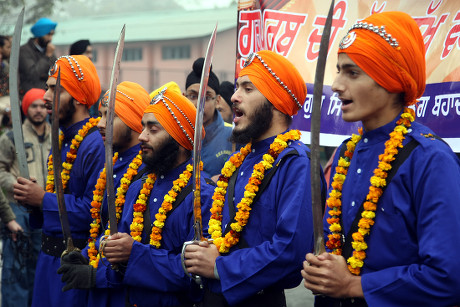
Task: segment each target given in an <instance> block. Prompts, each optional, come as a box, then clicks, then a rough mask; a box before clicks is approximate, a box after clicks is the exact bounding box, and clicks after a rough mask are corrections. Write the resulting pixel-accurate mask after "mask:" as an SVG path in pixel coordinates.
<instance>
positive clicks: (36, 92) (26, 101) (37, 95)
mask: <svg viewBox="0 0 460 307" xmlns="http://www.w3.org/2000/svg"><path fill="white" fill-rule="evenodd" d="M43 96H45V90H44V89H42V88H31V89H30V90H28V91H27V93H26V94H25V95H24V98H22V112H24V115H26V116H27V111H28V110H29V107H30V105H31V104H32V102H34V101H35V100H38V99H41V100H43ZM43 102H45V101H44V100H43Z"/></svg>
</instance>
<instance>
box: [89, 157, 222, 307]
mask: <svg viewBox="0 0 460 307" xmlns="http://www.w3.org/2000/svg"><path fill="white" fill-rule="evenodd" d="M189 163H191V160H190V161H187V162H186V163H184V164H181V165H180V166H178V167H177V168H175V169H173V170H171V171H169V172H168V173H167V174H166V175H164V176H159V177H157V180H156V182H155V184H154V186H153V189H152V192H151V195H150V198H149V210H150V217H151V222H152V223H153V222H154V221H155V214H156V213H158V208H159V207H160V206H161V203H162V202H163V199H164V196H165V195H166V194H167V193H168V191H169V190H170V189H171V188H172V186H173V181H174V180H176V179H177V178H179V175H180V174H181V173H182V172H183V171H184V170H185V167H186V165H187V164H189ZM192 180H193V178H191V179H190V181H189V185H190V184H192ZM142 184H143V181H142V180H138V181H136V182H133V183H132V184H131V187H130V188H129V190H128V193H127V194H126V205H125V209H124V210H123V217H122V220H121V222H120V226H119V232H125V233H128V234H129V233H130V230H129V227H130V225H131V222H132V219H133V206H132V205H131V204H134V203H135V202H136V200H137V198H138V196H139V191H140V189H141V188H142ZM201 188H202V189H201V201H202V204H203V206H202V217H203V228H204V231H206V232H207V226H208V225H207V221H208V220H209V216H210V211H209V209H210V204H211V197H212V194H213V193H214V186H213V185H209V184H207V183H206V182H205V180H204V179H203V177H202V180H201ZM128 204H129V205H128ZM162 237H163V239H162V243H161V247H160V248H159V249H157V248H155V247H153V246H151V245H150V244H144V243H139V242H136V241H135V242H134V244H133V247H132V250H131V255H130V258H129V261H128V263H127V267H126V270H125V272H124V275H122V274H118V273H115V272H114V271H112V270H111V268H110V266H101V265H99V266H100V267H101V268H105V271H106V272H105V276H106V277H107V286H108V287H124V289H125V290H126V291H127V293H128V296H129V301H130V303H131V304H136V305H137V306H139V307H141V306H178V305H180V301H179V300H178V297H181V298H182V299H183V300H185V301H187V302H190V299H192V297H191V296H193V295H194V293H191V288H192V287H193V284H192V283H193V282H192V281H191V279H190V278H189V277H187V276H186V275H185V273H184V271H183V269H182V264H181V259H180V257H181V250H182V245H183V243H184V242H185V241H189V240H192V239H193V192H191V193H189V194H188V195H187V197H186V198H185V199H184V201H183V202H182V203H181V204H180V205H179V206H178V207H177V208H176V209H175V210H174V212H173V213H172V214H171V215H169V217H168V218H167V219H166V222H165V225H164V227H163V231H162ZM149 240H150V233H148V234H145V232H144V233H143V242H149ZM104 261H105V263H107V261H106V259H104ZM98 271H99V270H98ZM98 276H99V272H98ZM98 278H99V277H98ZM189 296H190V297H189ZM123 303H124V302H123Z"/></svg>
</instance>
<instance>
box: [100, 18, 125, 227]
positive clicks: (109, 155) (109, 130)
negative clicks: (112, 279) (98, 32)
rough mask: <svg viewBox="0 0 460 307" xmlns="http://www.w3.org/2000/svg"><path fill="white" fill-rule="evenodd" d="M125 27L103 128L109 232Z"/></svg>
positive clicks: (112, 215) (113, 224)
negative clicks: (117, 95)
mask: <svg viewBox="0 0 460 307" xmlns="http://www.w3.org/2000/svg"><path fill="white" fill-rule="evenodd" d="M125 27H126V25H123V28H122V29H121V33H120V38H119V39H118V44H117V49H116V50H115V57H114V59H113V66H112V76H111V77H110V88H109V102H108V109H107V123H106V128H105V170H106V175H107V176H106V178H107V183H106V190H107V204H108V211H109V227H110V234H114V233H117V232H118V227H117V215H116V208H115V194H116V191H115V187H114V184H113V163H112V159H113V117H114V114H115V97H116V93H117V81H118V75H119V72H120V62H121V56H122V54H123V48H124V45H125Z"/></svg>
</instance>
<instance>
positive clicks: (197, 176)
mask: <svg viewBox="0 0 460 307" xmlns="http://www.w3.org/2000/svg"><path fill="white" fill-rule="evenodd" d="M216 32H217V24H216V26H215V28H214V31H212V34H211V38H210V39H209V44H208V49H207V51H206V56H205V58H204V65H203V70H202V72H201V81H200V90H199V92H198V100H197V106H196V119H195V135H194V142H193V220H194V222H193V229H194V236H193V240H192V241H187V242H184V245H183V246H182V255H181V260H182V268H183V269H184V271H185V273H186V274H187V275H188V276H189V277H191V278H193V279H194V280H195V281H196V283H198V284H199V285H200V288H202V287H203V285H202V282H201V277H200V276H198V275H192V274H190V273H189V272H188V271H187V268H186V266H185V248H186V247H187V245H190V244H198V242H200V241H206V238H205V237H204V236H203V224H202V221H201V171H200V162H201V145H202V144H201V143H202V139H203V136H202V130H203V114H204V104H205V102H206V88H207V86H208V79H209V71H210V69H211V62H212V54H213V51H214V45H215V43H216Z"/></svg>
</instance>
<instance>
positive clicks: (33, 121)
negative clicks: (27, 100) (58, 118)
mask: <svg viewBox="0 0 460 307" xmlns="http://www.w3.org/2000/svg"><path fill="white" fill-rule="evenodd" d="M45 120H46V116H45V117H44V118H43V119H41V120H35V119H33V117H29V121H30V123H31V124H32V125H34V126H35V127H38V126H40V125H42V124H43V123H44V122H45Z"/></svg>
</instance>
